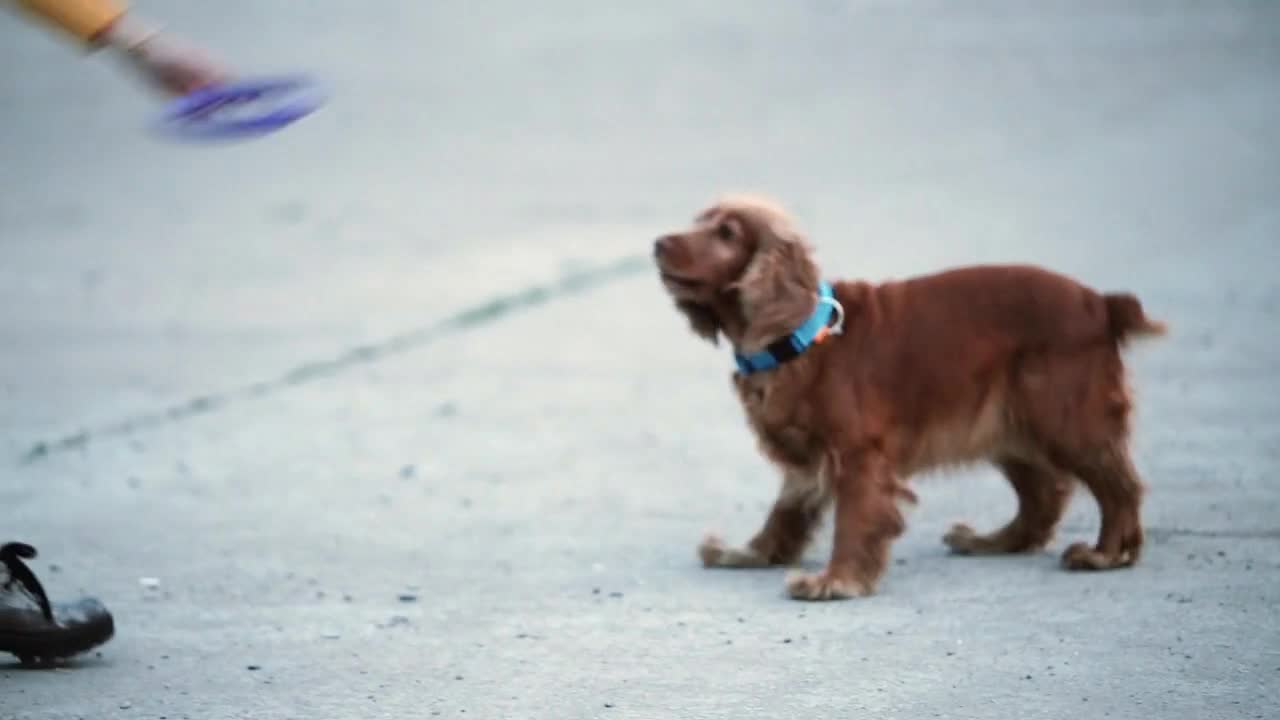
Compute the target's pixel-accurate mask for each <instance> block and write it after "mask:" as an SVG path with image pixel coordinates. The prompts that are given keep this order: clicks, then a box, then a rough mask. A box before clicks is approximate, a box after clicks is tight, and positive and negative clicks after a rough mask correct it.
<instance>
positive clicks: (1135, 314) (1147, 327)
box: [1102, 293, 1168, 344]
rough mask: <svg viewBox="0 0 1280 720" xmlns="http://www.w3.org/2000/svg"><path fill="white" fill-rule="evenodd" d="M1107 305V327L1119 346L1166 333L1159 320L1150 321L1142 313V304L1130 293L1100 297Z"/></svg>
mask: <svg viewBox="0 0 1280 720" xmlns="http://www.w3.org/2000/svg"><path fill="white" fill-rule="evenodd" d="M1102 299H1103V300H1104V301H1105V302H1106V304H1107V325H1108V327H1109V329H1110V331H1111V337H1113V338H1115V340H1116V341H1117V342H1119V343H1121V344H1123V343H1124V342H1125V341H1127V340H1129V339H1134V338H1142V337H1156V336H1159V335H1164V334H1165V333H1166V332H1168V327H1167V326H1166V325H1165V324H1164V323H1162V322H1160V321H1159V320H1152V319H1151V318H1149V317H1147V314H1146V313H1145V312H1143V311H1142V303H1141V302H1139V301H1138V298H1136V297H1134V296H1133V295H1131V294H1130V293H1107V294H1106V295H1103V296H1102Z"/></svg>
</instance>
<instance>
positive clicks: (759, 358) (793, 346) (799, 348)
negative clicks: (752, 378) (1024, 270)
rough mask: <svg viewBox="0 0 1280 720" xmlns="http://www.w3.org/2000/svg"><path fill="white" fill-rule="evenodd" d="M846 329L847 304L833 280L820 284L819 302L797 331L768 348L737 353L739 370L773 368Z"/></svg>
mask: <svg viewBox="0 0 1280 720" xmlns="http://www.w3.org/2000/svg"><path fill="white" fill-rule="evenodd" d="M843 331H844V308H843V307H841V305H840V302H839V301H838V300H836V298H835V293H834V292H833V291H832V289H831V285H830V283H827V282H821V283H819V284H818V305H817V307H815V308H814V309H813V314H812V315H810V316H809V319H808V320H806V321H805V322H804V324H803V325H801V326H800V327H799V328H798V329H796V331H795V332H793V333H791V334H790V335H787V336H786V337H781V338H778V339H777V340H774V341H773V342H771V343H769V346H768V347H766V348H765V349H763V350H761V351H759V352H754V353H750V354H747V355H744V354H742V353H736V352H735V353H734V354H733V359H734V361H735V362H737V364H738V371H739V372H741V373H742V374H743V375H749V374H751V373H754V372H760V371H762V370H772V369H774V368H776V367H778V366H779V365H781V364H782V363H784V362H787V361H788V360H791V359H792V358H795V357H797V356H798V355H800V353H802V352H804V351H805V350H806V349H808V348H809V347H810V346H812V345H817V344H819V343H821V342H822V341H824V340H826V339H827V338H828V337H830V336H831V335H839V334H840V333H841V332H843Z"/></svg>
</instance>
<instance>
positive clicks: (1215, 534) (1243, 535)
mask: <svg viewBox="0 0 1280 720" xmlns="http://www.w3.org/2000/svg"><path fill="white" fill-rule="evenodd" d="M1097 531H1098V528H1097V527H1096V526H1095V527H1083V526H1068V527H1063V528H1062V529H1061V532H1065V533H1075V534H1087V533H1091V532H1097ZM1144 532H1145V533H1146V535H1147V538H1148V539H1151V540H1155V541H1161V540H1167V539H1169V538H1173V537H1196V538H1207V539H1211V540H1212V539H1225V540H1280V529H1270V530H1248V529H1242V530H1203V529H1199V528H1183V527H1147V528H1144Z"/></svg>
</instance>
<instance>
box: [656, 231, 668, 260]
mask: <svg viewBox="0 0 1280 720" xmlns="http://www.w3.org/2000/svg"><path fill="white" fill-rule="evenodd" d="M671 242H672V240H671V236H670V235H663V236H662V237H660V238H658V239H657V240H654V241H653V254H654V255H655V256H662V255H664V254H666V253H667V251H669V250H670V249H671Z"/></svg>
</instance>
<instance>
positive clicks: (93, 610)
mask: <svg viewBox="0 0 1280 720" xmlns="http://www.w3.org/2000/svg"><path fill="white" fill-rule="evenodd" d="M35 556H36V549H35V548H33V547H31V546H30V545H26V544H24V543H8V544H5V545H0V652H5V653H11V654H13V655H17V656H18V659H20V660H21V661H22V662H24V663H35V662H39V661H43V662H50V661H53V660H58V659H61V658H68V657H71V656H73V655H78V654H80V653H82V652H85V651H86V650H91V649H93V648H95V647H97V646H99V645H101V644H103V643H105V642H106V641H108V640H110V639H111V636H112V635H114V634H115V621H114V620H113V619H112V617H111V613H109V612H107V609H106V608H105V607H103V605H102V603H100V602H98V601H97V600H95V599H93V598H83V599H81V600H78V601H76V602H74V603H69V604H62V603H59V604H53V603H50V602H49V596H48V595H46V594H45V592H44V588H43V587H42V586H41V585H40V581H39V580H37V579H36V576H35V573H33V572H31V568H29V567H27V565H26V563H24V562H22V560H23V558H25V559H27V560H31V559H32V558H34V557H35Z"/></svg>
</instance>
